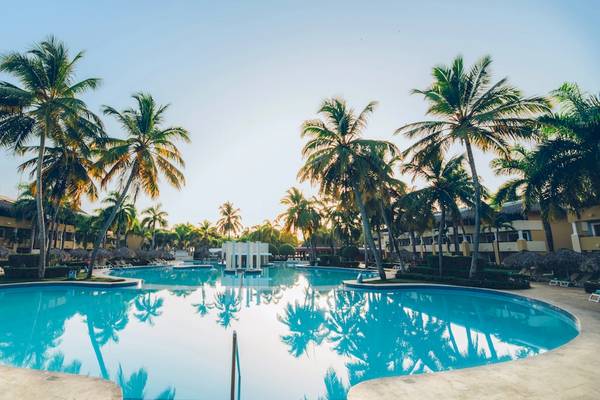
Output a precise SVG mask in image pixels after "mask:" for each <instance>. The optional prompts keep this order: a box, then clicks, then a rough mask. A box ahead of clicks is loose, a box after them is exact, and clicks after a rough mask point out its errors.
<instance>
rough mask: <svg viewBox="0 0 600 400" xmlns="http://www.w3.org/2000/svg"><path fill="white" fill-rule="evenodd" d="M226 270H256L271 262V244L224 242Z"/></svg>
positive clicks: (223, 250)
mask: <svg viewBox="0 0 600 400" xmlns="http://www.w3.org/2000/svg"><path fill="white" fill-rule="evenodd" d="M221 249H222V252H223V258H224V259H225V269H228V270H236V269H238V268H242V269H249V270H255V269H260V268H261V266H263V265H265V264H267V263H268V262H269V256H270V255H271V253H269V244H268V243H263V242H235V241H227V242H223V246H222V248H221Z"/></svg>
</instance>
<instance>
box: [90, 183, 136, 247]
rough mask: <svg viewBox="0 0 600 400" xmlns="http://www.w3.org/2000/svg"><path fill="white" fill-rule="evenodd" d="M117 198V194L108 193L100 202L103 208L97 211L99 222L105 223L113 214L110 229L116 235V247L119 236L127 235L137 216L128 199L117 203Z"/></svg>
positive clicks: (133, 206)
mask: <svg viewBox="0 0 600 400" xmlns="http://www.w3.org/2000/svg"><path fill="white" fill-rule="evenodd" d="M119 196H120V194H119V192H110V193H109V194H108V196H107V197H106V198H105V199H104V200H102V204H103V205H104V206H105V207H104V208H102V209H99V210H97V212H98V217H99V218H98V219H99V220H100V221H106V219H107V218H108V216H109V215H113V214H114V217H113V223H112V224H111V226H110V227H111V228H112V229H113V233H115V234H116V247H119V246H120V245H121V235H122V234H123V233H124V232H125V233H127V232H128V231H129V229H130V228H131V227H132V226H133V223H134V221H135V220H136V215H137V210H136V209H135V205H134V204H133V203H132V202H130V201H129V197H127V196H126V197H125V198H124V199H123V200H122V201H121V202H120V203H119Z"/></svg>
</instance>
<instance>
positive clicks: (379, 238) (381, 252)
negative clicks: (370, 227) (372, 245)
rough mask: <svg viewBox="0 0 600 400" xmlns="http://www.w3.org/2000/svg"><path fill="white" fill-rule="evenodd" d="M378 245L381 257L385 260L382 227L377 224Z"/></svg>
mask: <svg viewBox="0 0 600 400" xmlns="http://www.w3.org/2000/svg"><path fill="white" fill-rule="evenodd" d="M377 244H378V246H377V247H378V248H379V257H380V258H381V259H382V260H383V245H382V244H381V225H379V224H377Z"/></svg>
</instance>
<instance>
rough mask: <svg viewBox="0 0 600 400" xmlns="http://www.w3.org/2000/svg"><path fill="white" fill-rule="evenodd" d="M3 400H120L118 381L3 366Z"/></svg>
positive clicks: (0, 381) (0, 373) (0, 385)
mask: <svg viewBox="0 0 600 400" xmlns="http://www.w3.org/2000/svg"><path fill="white" fill-rule="evenodd" d="M0 388H2V389H1V390H0V399H2V400H5V399H6V400H42V399H43V400H120V399H122V398H123V397H122V394H121V388H120V387H119V386H118V385H117V384H116V383H114V382H110V381H106V380H103V379H100V378H91V377H87V376H81V375H71V374H61V373H56V372H46V371H37V370H32V369H26V368H10V367H4V366H0Z"/></svg>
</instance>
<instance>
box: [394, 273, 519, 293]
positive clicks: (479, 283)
mask: <svg viewBox="0 0 600 400" xmlns="http://www.w3.org/2000/svg"><path fill="white" fill-rule="evenodd" d="M396 278H398V279H406V280H414V281H421V282H431V283H441V284H447V285H456V286H469V287H481V288H487V289H529V287H530V286H529V281H527V280H519V279H514V280H506V281H497V280H491V279H464V278H459V277H454V276H443V277H441V278H440V277H439V276H436V275H429V274H419V273H412V272H408V273H407V272H398V273H396Z"/></svg>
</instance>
